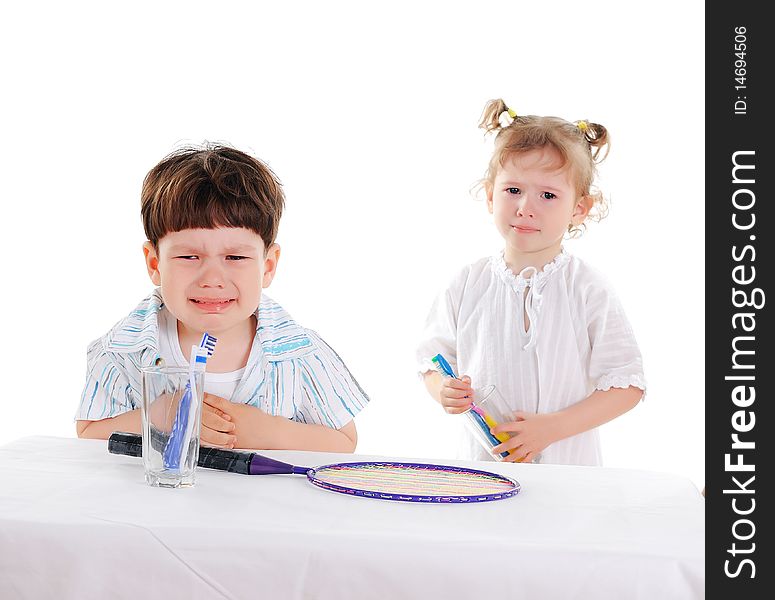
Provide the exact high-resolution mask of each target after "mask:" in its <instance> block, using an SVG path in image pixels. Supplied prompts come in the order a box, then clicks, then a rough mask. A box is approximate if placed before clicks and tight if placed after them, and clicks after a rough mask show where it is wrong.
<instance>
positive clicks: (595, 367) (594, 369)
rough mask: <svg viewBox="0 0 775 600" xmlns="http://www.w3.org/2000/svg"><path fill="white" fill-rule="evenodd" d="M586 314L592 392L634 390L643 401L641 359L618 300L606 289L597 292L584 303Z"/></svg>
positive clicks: (644, 386) (633, 335) (598, 289)
mask: <svg viewBox="0 0 775 600" xmlns="http://www.w3.org/2000/svg"><path fill="white" fill-rule="evenodd" d="M587 310H588V324H589V325H588V334H589V339H590V342H591V345H592V351H591V355H590V363H589V376H590V378H591V380H592V382H594V386H595V389H598V390H603V391H607V390H610V389H611V388H627V387H630V386H633V387H637V388H640V389H641V390H643V391H644V395H643V397H642V398H641V399H643V398H644V397H645V391H646V378H645V376H644V373H643V359H642V357H641V353H640V349H639V348H638V344H637V342H636V340H635V334H634V332H633V330H632V327H631V326H630V323H629V321H628V320H627V316H626V315H625V313H624V310H623V308H622V306H621V303H620V302H619V298H618V297H617V296H616V294H615V293H614V292H613V290H611V289H610V288H608V287H600V288H597V289H596V290H595V292H594V293H593V294H592V296H591V298H590V299H589V300H588V302H587Z"/></svg>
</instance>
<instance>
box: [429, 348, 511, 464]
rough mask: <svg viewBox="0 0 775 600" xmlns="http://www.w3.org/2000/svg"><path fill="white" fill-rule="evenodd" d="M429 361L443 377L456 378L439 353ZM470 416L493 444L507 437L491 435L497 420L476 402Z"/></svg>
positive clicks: (504, 455) (504, 453) (503, 434)
mask: <svg viewBox="0 0 775 600" xmlns="http://www.w3.org/2000/svg"><path fill="white" fill-rule="evenodd" d="M431 362H432V363H433V366H434V367H435V368H436V370H437V371H438V372H439V373H441V375H442V376H443V377H452V378H454V379H457V376H456V375H455V371H453V370H452V367H451V366H450V364H449V363H448V362H447V359H445V358H444V357H443V356H442V355H441V354H437V355H436V356H434V357H433V358H432V359H431ZM471 416H472V417H473V419H474V421H476V424H477V425H478V426H479V429H481V430H482V433H483V434H484V435H485V437H486V438H487V440H488V441H489V442H490V443H491V444H492V445H493V446H497V445H498V444H500V443H501V442H505V441H506V440H508V439H509V435H508V434H505V433H499V434H498V435H493V434H492V433H491V432H490V429H492V428H493V427H495V426H496V425H498V423H497V421H495V419H493V418H492V417H491V416H490V415H488V414H487V413H485V412H484V411H483V410H482V409H481V408H479V407H478V406H477V405H476V404H473V403H471ZM501 456H503V457H506V456H508V452H502V453H501Z"/></svg>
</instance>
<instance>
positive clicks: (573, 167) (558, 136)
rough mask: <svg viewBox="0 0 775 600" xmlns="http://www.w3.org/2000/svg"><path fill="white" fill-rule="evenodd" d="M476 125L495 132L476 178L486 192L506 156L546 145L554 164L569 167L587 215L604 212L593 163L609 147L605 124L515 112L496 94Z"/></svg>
mask: <svg viewBox="0 0 775 600" xmlns="http://www.w3.org/2000/svg"><path fill="white" fill-rule="evenodd" d="M479 127H480V128H481V129H484V131H485V134H488V133H491V132H493V131H496V132H497V134H496V135H495V148H494V151H493V155H492V158H491V159H490V164H489V166H488V168H487V172H486V173H485V176H484V178H483V179H482V180H481V181H480V182H479V184H480V186H481V187H483V188H484V189H485V190H486V191H487V193H488V194H490V193H491V192H492V189H493V185H494V182H495V176H496V175H497V174H498V171H499V170H500V168H501V167H502V166H503V165H504V163H505V161H506V160H508V158H509V157H511V156H513V155H514V154H521V153H524V152H529V151H531V150H538V149H541V148H545V147H546V146H550V147H551V148H553V149H554V150H556V151H557V153H558V154H559V156H560V159H561V161H562V162H561V163H560V164H559V165H558V168H565V167H566V166H568V167H569V168H570V171H571V176H572V177H573V180H574V181H575V183H576V192H577V193H578V195H579V196H583V197H587V198H589V199H590V201H591V208H590V212H589V214H588V215H587V219H592V220H594V221H599V220H600V219H602V218H604V217H605V216H606V215H607V214H608V203H607V201H606V200H605V198H604V197H603V194H602V193H601V192H600V190H598V189H597V188H596V187H595V186H594V181H595V177H596V176H597V164H598V163H600V162H601V161H602V160H603V159H605V157H606V156H607V155H608V149H609V147H610V143H609V141H608V130H607V129H606V128H605V127H603V126H602V125H600V124H598V123H590V122H588V121H576V122H575V123H571V122H569V121H566V120H565V119H560V118H558V117H538V116H535V115H528V116H522V115H518V114H517V113H516V112H515V111H513V110H511V109H510V108H509V107H508V106H506V103H505V102H504V101H503V100H501V99H500V98H499V99H497V100H489V101H488V102H487V104H486V105H485V107H484V111H482V118H481V121H480V123H479ZM583 228H584V224H583V223H582V224H581V225H579V226H578V227H569V228H568V232H569V233H570V234H571V237H577V236H578V235H580V234H581V232H582V231H583Z"/></svg>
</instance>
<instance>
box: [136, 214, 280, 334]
mask: <svg viewBox="0 0 775 600" xmlns="http://www.w3.org/2000/svg"><path fill="white" fill-rule="evenodd" d="M143 252H144V253H145V262H146V266H147V267H148V274H149V275H150V277H151V281H153V283H154V284H155V285H157V286H160V287H161V294H162V297H163V298H164V304H165V306H166V307H167V309H168V310H169V311H170V313H172V314H173V315H174V316H175V318H176V319H177V320H178V321H179V323H180V324H181V325H183V326H184V327H186V328H187V329H188V330H189V331H190V332H192V333H196V334H197V335H200V334H202V333H204V332H205V331H206V332H208V333H211V334H213V335H215V336H216V337H218V335H219V334H223V333H224V332H227V331H230V330H235V331H236V330H237V329H238V328H240V327H244V326H245V324H246V321H247V320H248V319H250V317H251V315H252V314H253V313H254V312H255V310H256V308H257V307H258V303H259V300H260V299H261V290H262V288H265V287H267V286H269V284H270V283H271V282H272V279H273V278H274V275H275V270H276V268H277V261H278V259H279V257H280V247H279V246H278V245H277V244H273V245H272V246H271V247H270V248H268V249H267V250H266V252H264V242H263V240H262V239H261V236H259V235H258V234H257V233H255V232H253V231H251V230H249V229H245V228H242V227H222V228H218V229H185V230H183V231H176V232H173V233H168V234H167V235H165V236H164V237H163V238H161V239H160V240H159V248H158V252H157V250H156V249H154V247H153V245H152V244H151V243H150V242H146V243H145V244H144V245H143Z"/></svg>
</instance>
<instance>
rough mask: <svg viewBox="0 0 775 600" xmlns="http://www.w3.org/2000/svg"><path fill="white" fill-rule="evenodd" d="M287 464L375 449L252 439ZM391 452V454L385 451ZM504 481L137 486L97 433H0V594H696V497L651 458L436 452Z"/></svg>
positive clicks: (137, 479) (230, 480) (236, 481)
mask: <svg viewBox="0 0 775 600" xmlns="http://www.w3.org/2000/svg"><path fill="white" fill-rule="evenodd" d="M262 454H266V455H267V456H271V457H272V458H276V459H279V460H283V461H286V462H289V463H292V464H296V465H302V466H310V467H311V466H317V465H321V464H327V463H331V462H337V461H350V460H367V459H373V458H379V459H381V460H390V457H366V456H360V455H356V456H353V455H345V454H329V453H317V452H289V451H282V452H281V451H271V452H270V451H267V452H262ZM402 460H406V459H402ZM415 462H445V463H447V464H456V465H463V466H470V467H473V468H479V469H486V470H490V471H495V472H498V473H502V474H504V475H508V476H510V477H513V478H514V479H517V480H518V481H519V482H520V484H521V485H522V491H521V493H520V494H518V495H517V496H515V497H512V498H508V499H505V500H498V501H494V502H484V503H481V504H414V503H404V502H393V501H385V500H376V499H369V498H360V497H350V496H346V495H344V494H337V493H334V492H330V491H327V490H322V489H320V488H317V487H315V486H313V485H311V484H310V483H308V482H307V480H306V478H304V477H303V476H298V475H269V476H247V475H237V474H233V473H225V472H221V471H213V470H209V469H199V470H198V471H197V483H196V486H195V487H193V488H189V489H161V488H152V487H150V486H148V485H146V483H145V481H144V479H143V467H142V462H141V459H139V458H132V457H128V456H117V455H113V454H109V453H108V451H107V442H105V441H96V440H79V439H75V438H72V439H71V438H53V437H28V438H22V439H20V440H17V441H15V442H12V443H11V444H8V445H5V446H0V598H3V599H6V598H8V599H16V598H35V599H39V598H57V599H62V600H64V599H69V598H73V599H75V598H77V599H79V600H80V599H89V598H132V599H133V600H139V599H146V598H148V599H154V598H163V599H164V600H173V599H174V600H177V599H178V598H181V599H186V600H193V599H196V598H235V599H236V598H267V599H271V600H285V599H297V598H298V599H301V598H331V599H336V600H346V599H349V598H352V599H358V600H363V599H371V598H380V599H381V598H384V599H386V600H396V599H399V598H439V599H443V600H452V599H455V598H461V599H466V600H469V599H474V598H478V599H484V598H492V599H494V600H501V599H504V600H505V599H507V598H517V599H520V598H525V599H530V600H550V599H554V598H557V599H562V600H570V599H574V598H580V599H582V598H583V599H584V600H600V599H607V598H611V599H615V600H623V599H640V598H642V599H644V600H654V599H655V598H660V599H661V600H663V599H670V598H675V599H680V600H690V599H693V598H697V599H699V598H704V596H705V570H704V569H705V567H704V540H705V537H704V511H705V507H704V500H703V498H702V496H701V495H700V494H699V492H698V490H697V489H696V487H695V486H694V485H693V484H692V483H691V481H689V480H688V479H685V478H682V477H679V476H675V475H671V474H665V473H656V472H649V471H635V470H624V469H607V468H599V467H568V466H554V465H519V464H508V465H507V464H500V463H475V462H464V461H453V460H450V461H438V460H423V459H416V460H415Z"/></svg>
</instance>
